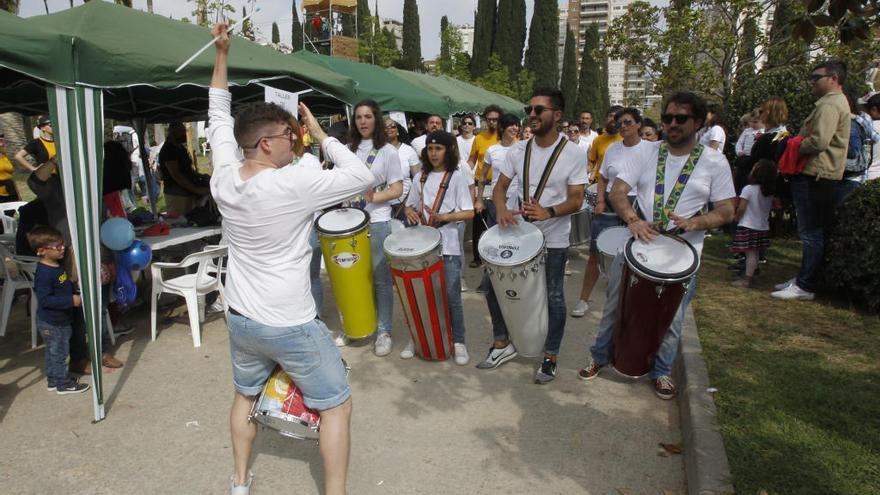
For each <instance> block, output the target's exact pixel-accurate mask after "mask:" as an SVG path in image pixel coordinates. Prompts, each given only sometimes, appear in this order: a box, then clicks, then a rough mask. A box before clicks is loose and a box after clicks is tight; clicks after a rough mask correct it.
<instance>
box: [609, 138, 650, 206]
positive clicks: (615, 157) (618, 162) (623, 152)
mask: <svg viewBox="0 0 880 495" xmlns="http://www.w3.org/2000/svg"><path fill="white" fill-rule="evenodd" d="M657 146H658V143H652V142H650V141H645V140H644V139H642V140H640V141H639V142H638V143H636V144H635V145H633V146H626V145H625V144H623V141H617V142H615V143H611V146H609V147H608V149H607V150H605V158H604V159H603V160H602V167H601V168H599V174H600V175H601V176H602V177H603V178H604V179H605V180H607V181H608V186H607V187H605V192H606V193H610V192H611V186H613V185H614V179H616V178H617V175H618V174H619V173H620V169H621V167H623V165H624V164H626V163H642V164H644V163H648V160H650V158H648V156H649V155H650V154H651V153H652V151H653V150H651V148H653V147H657ZM654 163H657V159H656V157H655V158H654ZM629 195H630V196H635V195H636V190H635V188H633V189H632V190H630V192H629Z"/></svg>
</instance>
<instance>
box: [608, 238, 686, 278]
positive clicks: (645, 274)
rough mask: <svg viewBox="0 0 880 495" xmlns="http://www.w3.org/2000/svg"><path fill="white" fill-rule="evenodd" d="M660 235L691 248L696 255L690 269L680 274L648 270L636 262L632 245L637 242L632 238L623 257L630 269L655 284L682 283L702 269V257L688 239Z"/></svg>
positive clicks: (625, 248)
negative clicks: (632, 253)
mask: <svg viewBox="0 0 880 495" xmlns="http://www.w3.org/2000/svg"><path fill="white" fill-rule="evenodd" d="M660 235H662V236H666V237H669V238H671V239H673V240H675V241H678V242H680V243H682V244H684V245H685V246H687V247H688V248H690V250H691V253H692V254H693V255H694V261H693V263H691V266H690V267H688V268H687V269H685V270H683V271H680V272H678V273H660V272H655V271H653V270H651V269H649V268H646V267H645V266H644V265H642V264H641V263H639V262H638V261H636V260H634V259H633V257H632V255H631V252H632V245H633V243H634V242H635V241H636V238H635V237H630V238H629V240H628V241H626V246H625V247H624V248H623V257H624V259H625V260H626V264H627V265H629V267H630V268H631V269H632V270H633V271H634V272H636V273H638V274H639V275H641V276H643V277H645V278H647V279H648V280H651V281H653V282H660V283H676V282H681V281H684V280H687V279H689V278H691V277H693V276H694V274H695V273H696V272H697V270H698V269H699V268H700V255H699V254H698V253H697V250H696V248H694V246H693V245H692V244H691V243H690V242H688V241H687V239H685V238H683V237H680V236H677V235H675V234H670V233H668V232H662V233H660Z"/></svg>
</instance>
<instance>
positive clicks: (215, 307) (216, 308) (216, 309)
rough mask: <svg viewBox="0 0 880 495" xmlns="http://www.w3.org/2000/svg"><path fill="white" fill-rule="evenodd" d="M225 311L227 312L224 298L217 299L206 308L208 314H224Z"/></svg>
mask: <svg viewBox="0 0 880 495" xmlns="http://www.w3.org/2000/svg"><path fill="white" fill-rule="evenodd" d="M224 311H226V306H225V305H224V304H223V297H222V296H220V297H218V298H217V299H215V300H214V302H212V303H211V305H210V306H208V307H207V308H205V312H206V313H208V314H214V313H223V312H224Z"/></svg>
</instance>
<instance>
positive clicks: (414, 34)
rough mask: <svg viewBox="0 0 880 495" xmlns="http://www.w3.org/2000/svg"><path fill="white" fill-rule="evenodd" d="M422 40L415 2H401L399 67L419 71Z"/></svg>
mask: <svg viewBox="0 0 880 495" xmlns="http://www.w3.org/2000/svg"><path fill="white" fill-rule="evenodd" d="M421 40H422V38H421V34H420V30H419V6H418V4H416V0H403V53H402V54H401V57H400V62H399V64H398V65H399V66H400V68H401V69H406V70H421V69H422V68H423V66H422V41H421Z"/></svg>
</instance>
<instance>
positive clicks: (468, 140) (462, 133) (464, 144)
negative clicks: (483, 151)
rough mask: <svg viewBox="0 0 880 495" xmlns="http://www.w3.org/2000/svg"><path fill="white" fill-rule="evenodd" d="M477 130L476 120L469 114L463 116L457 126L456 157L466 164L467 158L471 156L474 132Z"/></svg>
mask: <svg viewBox="0 0 880 495" xmlns="http://www.w3.org/2000/svg"><path fill="white" fill-rule="evenodd" d="M476 130H477V119H475V118H474V116H473V115H471V114H465V116H464V117H462V118H461V123H460V124H458V136H457V137H456V138H455V139H456V141H458V156H460V157H462V161H465V162H467V158H468V157H469V156H471V148H472V147H473V145H474V137H475V135H474V131H476Z"/></svg>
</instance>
